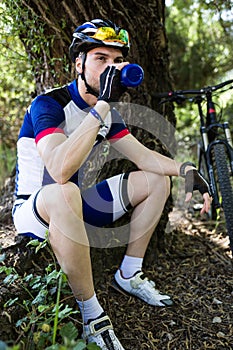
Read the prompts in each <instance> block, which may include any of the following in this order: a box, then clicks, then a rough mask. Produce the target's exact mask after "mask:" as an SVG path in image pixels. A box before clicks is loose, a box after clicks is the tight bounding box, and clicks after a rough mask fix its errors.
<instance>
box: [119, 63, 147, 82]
mask: <svg viewBox="0 0 233 350" xmlns="http://www.w3.org/2000/svg"><path fill="white" fill-rule="evenodd" d="M143 78H144V71H143V69H142V67H141V66H139V65H138V64H136V63H130V64H127V66H125V67H124V68H122V70H121V84H122V85H124V86H127V87H136V86H138V85H140V84H141V82H142V81H143Z"/></svg>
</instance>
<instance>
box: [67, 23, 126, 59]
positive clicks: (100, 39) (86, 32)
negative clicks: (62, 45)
mask: <svg viewBox="0 0 233 350" xmlns="http://www.w3.org/2000/svg"><path fill="white" fill-rule="evenodd" d="M98 46H110V47H114V48H119V49H120V50H121V51H122V54H123V56H124V57H126V56H127V54H128V51H129V46H130V44H129V34H128V32H127V31H126V30H125V29H123V28H121V27H118V26H117V25H116V24H114V23H113V22H111V21H110V20H102V19H93V20H92V21H90V22H85V23H83V24H82V25H81V26H79V27H77V28H76V30H75V32H74V33H73V41H72V43H71V45H70V56H71V59H72V61H73V62H75V59H76V57H78V55H79V53H80V52H87V51H89V50H91V49H93V48H95V47H98Z"/></svg>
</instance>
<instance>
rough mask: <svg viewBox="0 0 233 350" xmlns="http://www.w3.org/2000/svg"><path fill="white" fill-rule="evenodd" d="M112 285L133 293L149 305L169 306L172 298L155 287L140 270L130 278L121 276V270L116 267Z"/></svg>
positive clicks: (121, 290) (122, 290)
mask: <svg viewBox="0 0 233 350" xmlns="http://www.w3.org/2000/svg"><path fill="white" fill-rule="evenodd" d="M112 287H114V288H115V289H117V290H118V291H120V292H123V293H125V292H126V293H128V294H131V295H134V296H136V297H138V298H140V299H142V300H143V301H145V302H146V303H147V304H149V305H154V306H171V305H172V304H173V301H172V299H171V298H170V297H169V296H168V295H165V294H161V293H160V291H159V290H157V289H155V283H154V282H153V281H150V280H149V279H148V278H147V277H145V275H144V274H143V272H142V271H138V272H136V273H135V274H134V276H133V277H131V278H123V277H122V274H121V271H120V270H119V269H118V270H117V272H116V273H115V276H114V280H113V282H112Z"/></svg>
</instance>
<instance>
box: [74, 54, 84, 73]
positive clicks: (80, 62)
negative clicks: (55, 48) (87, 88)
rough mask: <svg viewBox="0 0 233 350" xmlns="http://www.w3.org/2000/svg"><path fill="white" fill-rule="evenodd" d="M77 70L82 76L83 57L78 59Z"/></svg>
mask: <svg viewBox="0 0 233 350" xmlns="http://www.w3.org/2000/svg"><path fill="white" fill-rule="evenodd" d="M75 68H76V71H77V73H78V74H82V72H83V70H82V58H81V57H77V58H76V60H75Z"/></svg>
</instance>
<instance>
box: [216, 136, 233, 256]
mask: <svg viewBox="0 0 233 350" xmlns="http://www.w3.org/2000/svg"><path fill="white" fill-rule="evenodd" d="M213 154H214V159H215V165H216V173H217V177H218V185H219V190H220V193H221V196H222V208H223V212H224V216H225V221H226V228H227V233H228V236H229V239H230V249H231V251H232V253H233V189H232V177H231V170H230V164H229V160H228V156H227V153H226V149H225V146H224V144H222V143H217V144H215V145H214V146H213Z"/></svg>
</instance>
